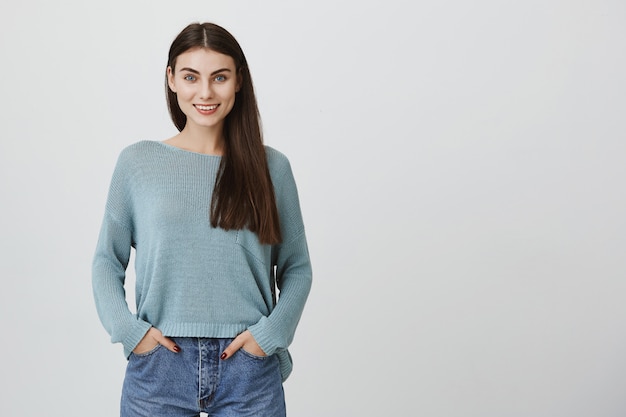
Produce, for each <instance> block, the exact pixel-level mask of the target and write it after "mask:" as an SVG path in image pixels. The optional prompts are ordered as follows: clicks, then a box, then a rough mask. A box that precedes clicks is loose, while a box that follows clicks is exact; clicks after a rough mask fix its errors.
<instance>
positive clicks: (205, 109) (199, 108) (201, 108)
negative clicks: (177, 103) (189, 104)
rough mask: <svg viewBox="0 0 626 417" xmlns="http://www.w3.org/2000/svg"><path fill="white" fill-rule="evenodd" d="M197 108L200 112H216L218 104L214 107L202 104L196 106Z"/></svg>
mask: <svg viewBox="0 0 626 417" xmlns="http://www.w3.org/2000/svg"><path fill="white" fill-rule="evenodd" d="M196 108H197V109H198V110H203V111H210V110H215V109H217V104H214V105H212V106H202V105H200V104H196Z"/></svg>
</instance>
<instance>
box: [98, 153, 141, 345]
mask: <svg viewBox="0 0 626 417" xmlns="http://www.w3.org/2000/svg"><path fill="white" fill-rule="evenodd" d="M127 171H128V161H127V158H125V157H124V153H122V155H120V158H119V159H118V163H117V165H116V168H115V171H114V173H113V179H112V180H111V186H110V189H109V195H108V199H107V204H106V209H105V215H104V220H103V222H102V227H101V229H100V236H99V238H98V243H97V246H96V251H95V255H94V259H93V264H92V285H93V293H94V298H95V303H96V309H97V311H98V315H99V317H100V320H101V321H102V324H103V325H104V328H105V329H106V331H107V332H108V333H109V334H110V335H111V341H112V342H113V343H117V342H121V343H122V344H123V345H124V353H125V355H126V356H127V357H128V356H129V355H130V352H131V351H132V350H133V349H134V348H135V347H136V346H137V344H138V343H139V342H140V341H141V340H142V339H143V337H144V336H145V334H146V333H147V332H148V330H149V329H150V327H151V326H150V324H149V323H147V322H145V321H143V320H141V319H139V318H137V317H136V316H135V315H134V314H133V313H131V312H130V310H129V308H128V305H127V303H126V292H125V290H124V281H125V279H126V267H127V266H128V261H129V258H130V250H131V245H132V240H133V233H132V229H133V226H132V207H131V199H130V191H129V186H128V178H129V175H128V174H127Z"/></svg>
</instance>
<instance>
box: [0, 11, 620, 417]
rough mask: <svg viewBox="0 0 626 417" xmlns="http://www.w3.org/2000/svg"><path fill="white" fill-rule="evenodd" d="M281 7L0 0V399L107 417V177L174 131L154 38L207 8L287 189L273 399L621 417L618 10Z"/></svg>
mask: <svg viewBox="0 0 626 417" xmlns="http://www.w3.org/2000/svg"><path fill="white" fill-rule="evenodd" d="M297 3H298V2H287V1H284V2H278V1H264V2H254V1H238V2H211V1H191V0H190V1H186V2H172V1H169V2H165V1H133V2H129V1H119V0H113V1H108V2H100V3H96V4H94V5H90V2H81V1H77V0H74V1H59V2H47V1H43V0H34V1H30V2H29V1H25V2H13V3H9V2H8V1H3V2H2V4H1V5H0V47H1V51H2V54H1V59H2V65H0V79H1V80H2V82H1V85H2V87H1V91H2V111H1V112H0V126H1V128H2V141H1V142H0V172H1V178H0V184H1V187H2V188H1V191H2V216H0V230H1V231H2V232H1V234H0V271H2V282H3V283H4V286H3V289H2V290H1V291H0V329H2V331H3V337H2V340H3V342H2V343H1V344H0V352H1V353H2V355H1V357H2V358H3V359H2V372H0V386H2V387H3V389H2V400H1V401H0V414H1V415H6V416H35V415H41V414H43V415H47V416H64V417H69V416H84V415H91V416H113V415H116V413H117V409H118V402H119V393H120V388H121V380H122V378H123V372H124V366H125V360H124V358H123V355H122V351H121V348H120V346H119V345H117V346H116V345H111V344H109V341H108V335H107V334H106V333H105V331H104V330H103V328H102V327H101V325H100V323H99V321H98V318H97V316H96V313H95V308H94V306H93V301H92V295H91V283H90V264H91V256H92V254H93V250H94V247H95V243H96V238H97V233H98V230H99V225H100V221H101V218H102V214H103V209H104V201H105V197H106V191H107V187H108V182H109V179H110V175H111V173H112V170H113V165H114V163H115V159H116V157H117V154H118V153H119V152H120V151H121V149H122V148H124V147H125V146H127V145H129V144H131V143H133V142H135V141H138V140H141V139H151V140H162V139H165V138H167V137H169V136H171V135H173V134H174V133H175V129H174V127H173V125H172V124H171V122H170V121H169V118H168V116H167V110H166V107H165V102H164V94H163V72H164V65H165V61H166V54H167V49H168V48H169V44H170V42H171V40H172V39H173V37H174V36H175V35H176V34H177V33H178V32H179V31H180V30H181V29H182V28H183V27H184V26H185V25H186V24H187V23H189V22H191V21H205V20H209V21H214V22H216V23H219V24H222V25H224V26H225V27H226V28H228V29H229V30H231V31H232V32H233V34H234V35H235V36H236V37H237V38H238V40H239V41H240V42H241V44H242V46H243V48H244V50H245V51H246V53H247V56H248V58H249V61H250V65H251V69H252V74H253V77H254V81H255V84H256V87H257V93H258V97H259V105H260V108H261V112H262V116H263V121H264V126H265V133H266V143H267V144H269V145H271V146H273V147H276V148H278V149H279V150H281V151H282V152H283V153H285V154H287V155H288V156H289V158H290V159H291V162H292V165H293V167H294V172H295V175H296V178H297V181H298V185H299V188H300V195H301V200H302V206H303V211H304V216H305V221H306V225H307V231H308V236H309V241H310V248H311V255H312V259H313V262H314V275H315V276H314V279H315V282H314V288H313V291H312V293H311V297H310V301H309V303H308V305H307V308H306V310H305V315H304V317H303V319H302V321H301V324H300V327H299V329H298V333H297V334H296V339H295V342H294V344H293V348H292V354H293V356H294V360H295V370H294V373H293V375H292V377H291V378H290V379H289V380H288V381H287V383H286V385H285V389H286V393H287V402H288V409H289V412H290V415H291V416H298V417H306V416H342V417H343V416H383V415H401V416H429V417H473V416H475V417H502V416H507V417H517V416H520V417H522V416H524V417H526V416H528V417H530V416H532V417H543V416H545V417H561V416H562V417H588V416H602V417H622V416H624V415H626V399H625V398H626V397H625V396H624V392H625V389H626V359H624V358H625V355H624V352H625V351H626V303H625V302H624V295H625V291H626V280H625V278H626V268H625V266H626V265H625V256H624V250H625V249H626V236H625V235H626V224H625V220H624V213H625V212H626V210H625V209H626V191H625V187H624V185H625V178H626V177H625V175H626V163H625V156H626V140H625V139H626V126H625V120H626V117H625V114H626V81H625V79H624V78H625V77H624V74H626V53H625V51H626V6H625V3H624V2H623V1H618V0H615V1H609V0H593V1H592V0H582V1H577V2H572V1H565V0H542V1H535V0H531V1H528V0H526V1H522V0H519V1H495V0H491V1H490V0H475V1H471V2H467V1H461V0H448V1H438V2H401V1H399V0H389V1H384V2H383V1H365V2H362V1H353V2H343V3H342V2H336V1H332V2H331V1H316V2H310V3H307V4H297ZM129 279H132V273H131V274H130V278H129Z"/></svg>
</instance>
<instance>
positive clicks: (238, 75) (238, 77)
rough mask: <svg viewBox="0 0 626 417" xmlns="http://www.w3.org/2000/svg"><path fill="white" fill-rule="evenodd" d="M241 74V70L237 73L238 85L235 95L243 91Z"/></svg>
mask: <svg viewBox="0 0 626 417" xmlns="http://www.w3.org/2000/svg"><path fill="white" fill-rule="evenodd" d="M241 74H242V71H241V68H239V71H237V85H236V86H235V93H238V92H239V90H241V84H242V83H243V76H242V75H241Z"/></svg>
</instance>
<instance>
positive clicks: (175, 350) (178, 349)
mask: <svg viewBox="0 0 626 417" xmlns="http://www.w3.org/2000/svg"><path fill="white" fill-rule="evenodd" d="M174 352H176V353H180V348H179V347H178V345H174Z"/></svg>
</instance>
